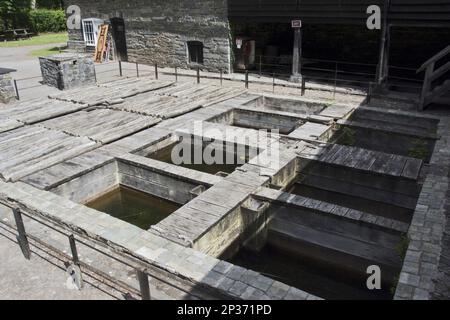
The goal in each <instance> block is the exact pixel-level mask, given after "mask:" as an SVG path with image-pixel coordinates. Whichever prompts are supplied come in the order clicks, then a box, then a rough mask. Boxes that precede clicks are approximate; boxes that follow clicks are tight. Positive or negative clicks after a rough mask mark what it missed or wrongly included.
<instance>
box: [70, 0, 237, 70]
mask: <svg viewBox="0 0 450 320" xmlns="http://www.w3.org/2000/svg"><path fill="white" fill-rule="evenodd" d="M65 3H66V6H69V5H78V6H79V7H80V9H81V19H82V20H81V28H80V29H75V30H69V39H70V40H69V47H72V48H74V47H86V48H87V50H94V48H95V43H96V35H95V30H97V28H98V26H99V25H100V24H102V23H109V24H110V26H111V30H112V35H113V38H114V45H115V50H114V51H115V52H116V53H117V56H119V58H120V59H121V60H128V61H132V62H139V63H144V64H154V63H158V64H159V65H161V66H171V67H175V66H177V67H180V68H191V67H196V66H198V65H201V66H202V68H203V69H205V70H211V71H218V70H223V71H225V72H229V71H230V65H231V61H230V59H231V58H230V56H231V55H230V38H229V36H230V26H229V22H228V16H227V1H226V0H196V1H192V0H176V1H174V0H132V1H123V0H97V1H92V0H71V1H68V0H66V1H65Z"/></svg>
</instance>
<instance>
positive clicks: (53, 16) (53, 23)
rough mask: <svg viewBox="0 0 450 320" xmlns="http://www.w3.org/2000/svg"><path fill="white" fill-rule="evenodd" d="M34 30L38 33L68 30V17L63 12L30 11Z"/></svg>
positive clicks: (47, 10)
mask: <svg viewBox="0 0 450 320" xmlns="http://www.w3.org/2000/svg"><path fill="white" fill-rule="evenodd" d="M30 18H31V21H33V25H34V28H33V29H34V30H35V31H37V32H61V31H65V30H66V15H65V14H64V11H63V10H49V9H37V10H32V11H30Z"/></svg>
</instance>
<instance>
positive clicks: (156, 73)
mask: <svg viewBox="0 0 450 320" xmlns="http://www.w3.org/2000/svg"><path fill="white" fill-rule="evenodd" d="M158 78H159V76H158V64H157V63H155V79H156V80H158Z"/></svg>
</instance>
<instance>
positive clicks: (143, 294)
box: [136, 269, 151, 300]
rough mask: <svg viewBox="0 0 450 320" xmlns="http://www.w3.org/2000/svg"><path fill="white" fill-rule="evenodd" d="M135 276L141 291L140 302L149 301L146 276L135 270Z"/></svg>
mask: <svg viewBox="0 0 450 320" xmlns="http://www.w3.org/2000/svg"><path fill="white" fill-rule="evenodd" d="M136 274H137V277H138V280H139V288H140V290H141V297H142V300H151V295H150V285H149V283H148V275H147V274H146V273H145V272H143V271H141V270H137V269H136Z"/></svg>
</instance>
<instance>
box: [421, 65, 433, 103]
mask: <svg viewBox="0 0 450 320" xmlns="http://www.w3.org/2000/svg"><path fill="white" fill-rule="evenodd" d="M435 65H436V62H434V61H433V62H432V63H430V64H429V65H428V67H427V69H426V70H425V78H424V80H423V87H422V94H421V95H420V110H423V109H425V98H426V96H427V94H428V92H429V91H430V87H431V81H430V79H431V76H432V75H433V72H434V67H435Z"/></svg>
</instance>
